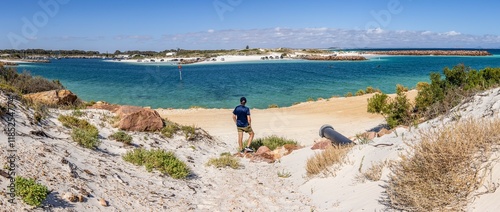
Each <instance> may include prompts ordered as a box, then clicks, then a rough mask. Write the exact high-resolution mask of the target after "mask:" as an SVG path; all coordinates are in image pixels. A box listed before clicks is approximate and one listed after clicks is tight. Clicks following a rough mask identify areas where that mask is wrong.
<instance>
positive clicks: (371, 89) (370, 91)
mask: <svg viewBox="0 0 500 212" xmlns="http://www.w3.org/2000/svg"><path fill="white" fill-rule="evenodd" d="M365 92H366V93H375V92H377V91H376V90H375V89H374V88H373V87H372V86H368V87H366V90H365Z"/></svg>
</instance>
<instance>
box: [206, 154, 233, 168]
mask: <svg viewBox="0 0 500 212" xmlns="http://www.w3.org/2000/svg"><path fill="white" fill-rule="evenodd" d="M206 165H207V166H214V167H216V168H225V167H230V168H233V169H238V168H240V167H241V164H240V161H239V159H238V158H235V157H233V156H228V155H224V156H220V157H218V158H210V159H209V160H208V162H207V164H206Z"/></svg>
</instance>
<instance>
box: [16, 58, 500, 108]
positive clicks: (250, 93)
mask: <svg viewBox="0 0 500 212" xmlns="http://www.w3.org/2000/svg"><path fill="white" fill-rule="evenodd" d="M459 63H464V64H465V65H467V66H471V67H472V68H475V69H482V68H485V67H488V66H490V67H500V55H494V56H489V57H449V56H391V57H380V58H373V59H370V60H368V61H361V62H340V61H338V62H331V61H302V60H287V61H259V62H246V63H230V64H207V65H200V64H191V65H184V66H183V68H182V80H180V79H179V71H178V68H177V66H176V65H173V64H169V63H162V64H161V65H159V64H160V63H156V64H153V63H149V64H139V63H138V64H129V63H117V62H109V61H103V60H98V59H62V60H53V61H52V62H51V63H48V64H24V65H20V66H19V67H18V71H22V70H29V71H30V72H31V73H32V74H33V75H41V76H43V77H46V78H49V79H59V80H60V81H61V82H62V83H63V85H65V86H66V87H67V88H68V89H70V90H71V91H73V92H74V93H76V94H77V95H78V96H79V97H80V98H82V99H83V100H85V101H91V100H95V101H98V100H103V101H107V102H110V103H117V104H128V105H138V106H151V107H153V108H189V107H191V106H202V107H207V108H233V107H234V106H236V105H237V104H238V103H239V102H238V101H239V98H240V97H241V96H246V97H247V99H248V104H247V105H248V106H249V107H252V108H267V107H268V105H270V104H277V105H279V106H290V105H292V104H293V103H294V102H303V101H306V100H307V99H308V98H314V99H317V98H319V97H322V98H329V97H331V96H334V95H336V96H343V95H344V94H346V93H347V92H352V93H355V92H356V91H357V90H359V89H364V88H366V87H367V86H372V87H374V88H379V89H381V90H382V91H383V92H387V93H394V92H395V91H394V89H395V86H396V84H403V85H405V86H408V87H410V88H412V87H415V84H416V83H417V82H419V81H429V79H428V76H429V73H430V72H442V69H443V68H444V67H450V68H451V67H453V66H454V65H457V64H459Z"/></svg>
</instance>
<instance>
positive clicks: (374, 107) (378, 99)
mask: <svg viewBox="0 0 500 212" xmlns="http://www.w3.org/2000/svg"><path fill="white" fill-rule="evenodd" d="M387 98H389V96H387V94H384V93H377V94H375V95H373V96H372V98H369V99H368V109H367V112H369V113H383V114H385V113H387V100H388V99H387Z"/></svg>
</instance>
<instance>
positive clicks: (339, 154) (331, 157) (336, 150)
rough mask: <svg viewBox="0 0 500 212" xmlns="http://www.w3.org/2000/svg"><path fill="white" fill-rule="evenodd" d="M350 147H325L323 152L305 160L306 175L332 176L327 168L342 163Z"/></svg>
mask: <svg viewBox="0 0 500 212" xmlns="http://www.w3.org/2000/svg"><path fill="white" fill-rule="evenodd" d="M351 147H352V146H350V145H344V146H332V147H327V148H326V149H325V150H323V152H321V153H319V154H315V155H314V156H313V157H311V158H309V159H307V164H306V171H307V175H308V176H312V175H317V174H320V173H323V174H329V173H330V174H333V172H332V171H331V170H330V169H329V168H330V167H331V166H332V165H334V164H342V163H344V159H345V156H346V155H347V153H348V152H349V150H350V149H351Z"/></svg>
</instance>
